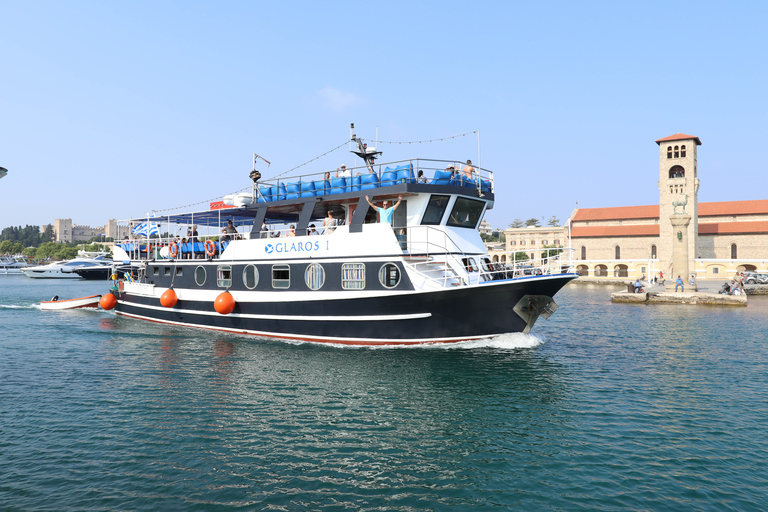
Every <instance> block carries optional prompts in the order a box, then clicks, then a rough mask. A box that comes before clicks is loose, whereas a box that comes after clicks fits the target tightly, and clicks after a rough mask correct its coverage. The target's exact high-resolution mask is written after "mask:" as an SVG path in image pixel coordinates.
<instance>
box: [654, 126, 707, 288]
mask: <svg viewBox="0 0 768 512" xmlns="http://www.w3.org/2000/svg"><path fill="white" fill-rule="evenodd" d="M656 144H658V145H659V244H658V257H659V265H660V268H661V270H662V271H663V272H664V273H665V277H666V276H669V279H673V280H674V279H675V278H676V277H677V275H678V274H680V275H682V274H686V275H682V278H683V280H685V282H686V283H687V282H688V281H687V279H688V275H687V273H688V269H689V268H693V260H694V259H695V258H696V257H697V256H698V244H699V237H698V234H699V200H698V192H699V177H698V171H697V168H696V153H697V148H698V147H699V146H700V145H701V141H700V140H699V138H698V137H696V136H694V135H686V134H684V133H676V134H674V135H670V136H669V137H664V138H663V139H659V140H657V141H656ZM675 244H685V245H686V247H685V248H682V247H679V246H676V245H675ZM682 249H684V250H682ZM673 252H674V255H673ZM684 256H685V257H684ZM681 258H683V259H681ZM684 260H687V261H685V264H683V261H684ZM673 262H676V264H673ZM673 274H674V275H673Z"/></svg>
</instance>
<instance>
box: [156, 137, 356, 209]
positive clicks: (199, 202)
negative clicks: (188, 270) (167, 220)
mask: <svg viewBox="0 0 768 512" xmlns="http://www.w3.org/2000/svg"><path fill="white" fill-rule="evenodd" d="M348 143H349V141H344V142H342V143H341V144H339V145H338V146H336V147H335V148H333V149H330V150H328V151H326V152H325V153H323V154H322V155H319V156H316V157H315V158H313V159H312V160H307V161H306V162H304V163H303V164H300V165H297V166H296V167H293V168H292V169H288V170H287V171H285V172H282V173H280V174H277V175H275V176H273V177H271V178H269V179H271V180H272V179H276V178H279V177H281V176H284V175H286V174H288V173H289V172H293V171H295V170H296V169H298V168H300V167H304V166H305V165H307V164H310V163H312V162H314V161H315V160H318V159H320V158H322V157H324V156H326V155H329V154H331V153H333V152H334V151H336V150H337V149H340V148H342V147H344V146H346V145H347V144H348ZM252 189H253V186H252V185H249V186H247V187H245V188H241V189H240V190H235V191H234V192H230V194H238V193H240V192H245V191H246V190H252ZM225 195H228V194H222V195H220V196H217V197H213V198H211V199H204V200H203V201H198V202H196V203H192V204H186V205H184V206H176V207H174V208H165V209H163V210H153V211H154V212H155V213H161V212H172V211H176V210H183V209H186V208H191V207H193V206H198V205H201V204H209V203H211V202H212V201H217V200H219V199H221V198H223V197H224V196H225Z"/></svg>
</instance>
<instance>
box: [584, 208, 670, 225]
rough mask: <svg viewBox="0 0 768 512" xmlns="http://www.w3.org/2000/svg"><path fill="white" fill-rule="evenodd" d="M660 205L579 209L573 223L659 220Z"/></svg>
mask: <svg viewBox="0 0 768 512" xmlns="http://www.w3.org/2000/svg"><path fill="white" fill-rule="evenodd" d="M658 218H659V205H657V204H651V205H645V206H615V207H612V208H579V209H578V210H576V215H575V216H574V217H573V219H572V220H571V222H577V221H588V220H621V219H658Z"/></svg>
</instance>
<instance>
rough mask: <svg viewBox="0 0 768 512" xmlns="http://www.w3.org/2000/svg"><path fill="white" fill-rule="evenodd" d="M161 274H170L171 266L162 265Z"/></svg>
mask: <svg viewBox="0 0 768 512" xmlns="http://www.w3.org/2000/svg"><path fill="white" fill-rule="evenodd" d="M163 275H164V276H169V275H171V267H163Z"/></svg>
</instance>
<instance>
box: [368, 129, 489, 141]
mask: <svg viewBox="0 0 768 512" xmlns="http://www.w3.org/2000/svg"><path fill="white" fill-rule="evenodd" d="M473 133H477V130H475V131H473V132H467V133H462V134H461V135H453V136H451V137H442V138H440V139H429V140H412V141H403V142H391V141H387V140H377V141H375V142H376V143H377V144H423V143H425V142H442V141H444V140H450V139H455V138H456V137H466V136H467V135H472V134H473Z"/></svg>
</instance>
